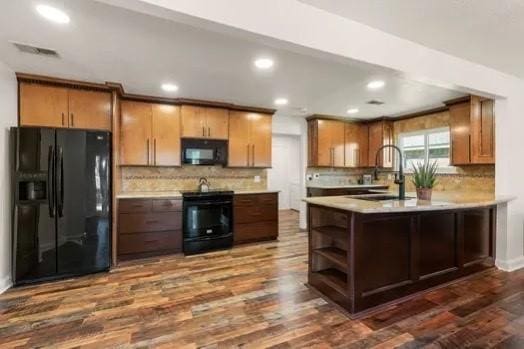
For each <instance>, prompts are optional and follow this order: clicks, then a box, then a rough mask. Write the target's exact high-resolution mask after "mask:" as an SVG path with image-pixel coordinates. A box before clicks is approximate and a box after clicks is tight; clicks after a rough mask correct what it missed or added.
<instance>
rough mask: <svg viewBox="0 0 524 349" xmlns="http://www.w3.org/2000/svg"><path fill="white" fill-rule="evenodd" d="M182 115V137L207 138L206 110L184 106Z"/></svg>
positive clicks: (181, 111)
mask: <svg viewBox="0 0 524 349" xmlns="http://www.w3.org/2000/svg"><path fill="white" fill-rule="evenodd" d="M180 115H181V118H182V137H185V138H207V126H206V113H205V108H202V107H194V106H192V105H183V106H182V108H181V110H180Z"/></svg>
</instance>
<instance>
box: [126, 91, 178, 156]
mask: <svg viewBox="0 0 524 349" xmlns="http://www.w3.org/2000/svg"><path fill="white" fill-rule="evenodd" d="M121 110H122V118H121V128H120V132H121V150H120V164H121V165H140V166H179V165H180V107H178V106H174V105H168V104H152V103H146V102H135V101H127V100H125V101H122V103H121Z"/></svg>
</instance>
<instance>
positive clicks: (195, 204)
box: [182, 189, 233, 254]
mask: <svg viewBox="0 0 524 349" xmlns="http://www.w3.org/2000/svg"><path fill="white" fill-rule="evenodd" d="M182 198H183V235H184V244H183V245H184V253H185V254H196V253H201V252H206V251H212V250H217V249H225V248H231V247H232V246H233V191H231V190H222V189H213V190H209V191H205V192H201V191H183V192H182Z"/></svg>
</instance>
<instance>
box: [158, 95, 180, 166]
mask: <svg viewBox="0 0 524 349" xmlns="http://www.w3.org/2000/svg"><path fill="white" fill-rule="evenodd" d="M152 116H153V117H152V125H151V129H152V133H151V136H152V142H153V154H152V155H153V156H152V159H153V161H152V165H155V166H180V107H177V106H174V105H168V104H153V106H152Z"/></svg>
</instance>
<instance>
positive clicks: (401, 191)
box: [373, 144, 406, 200]
mask: <svg viewBox="0 0 524 349" xmlns="http://www.w3.org/2000/svg"><path fill="white" fill-rule="evenodd" d="M385 148H393V149H396V150H397V151H398V156H399V164H398V172H397V173H395V184H398V199H399V200H405V199H406V178H405V177H404V167H403V162H402V150H400V148H399V147H397V146H396V145H393V144H385V145H383V146H381V147H380V148H378V150H377V153H376V154H375V170H374V171H373V174H374V176H375V180H378V156H379V155H380V152H381V151H382V150H383V149H385Z"/></svg>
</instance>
